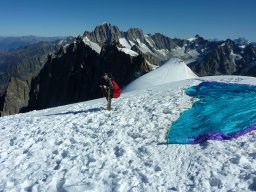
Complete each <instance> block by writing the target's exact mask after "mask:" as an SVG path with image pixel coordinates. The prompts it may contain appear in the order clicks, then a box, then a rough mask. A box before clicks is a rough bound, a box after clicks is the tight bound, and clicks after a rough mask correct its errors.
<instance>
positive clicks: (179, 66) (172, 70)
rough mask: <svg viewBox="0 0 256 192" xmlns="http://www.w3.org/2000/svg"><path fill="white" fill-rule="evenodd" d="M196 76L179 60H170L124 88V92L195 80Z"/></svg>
mask: <svg viewBox="0 0 256 192" xmlns="http://www.w3.org/2000/svg"><path fill="white" fill-rule="evenodd" d="M196 77H197V76H196V75H195V74H194V73H193V72H192V71H191V69H190V68H189V67H188V66H187V65H186V64H185V63H184V61H182V60H180V59H176V58H175V59H170V60H169V61H168V62H166V63H165V64H163V65H162V66H161V67H159V68H158V69H155V70H154V71H151V72H150V73H147V74H146V75H143V76H141V77H140V78H138V79H136V80H135V81H133V82H132V83H130V84H129V85H127V86H126V87H125V88H124V91H125V92H128V91H132V90H139V89H146V88H149V87H152V86H156V85H161V84H165V83H170V82H173V81H180V80H184V79H191V78H196Z"/></svg>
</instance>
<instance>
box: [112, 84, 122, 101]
mask: <svg viewBox="0 0 256 192" xmlns="http://www.w3.org/2000/svg"><path fill="white" fill-rule="evenodd" d="M112 83H113V86H114V94H113V98H118V97H120V95H121V93H122V89H121V88H120V87H119V85H118V84H117V83H116V82H115V81H114V80H112Z"/></svg>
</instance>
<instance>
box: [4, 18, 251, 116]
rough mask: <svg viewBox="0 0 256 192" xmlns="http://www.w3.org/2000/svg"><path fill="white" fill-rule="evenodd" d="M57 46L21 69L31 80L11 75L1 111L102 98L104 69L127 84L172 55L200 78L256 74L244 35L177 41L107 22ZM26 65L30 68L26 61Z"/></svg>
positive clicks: (52, 105)
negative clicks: (215, 39)
mask: <svg viewBox="0 0 256 192" xmlns="http://www.w3.org/2000/svg"><path fill="white" fill-rule="evenodd" d="M51 45H52V46H53V47H54V48H53V47H52V48H51V53H49V50H48V51H47V49H46V51H45V52H42V53H40V52H39V53H38V54H37V56H36V58H41V57H44V58H45V60H43V61H45V62H39V63H40V64H39V65H38V66H39V67H37V70H30V71H29V72H28V73H27V72H21V74H30V75H25V76H26V77H25V78H21V77H20V76H22V75H20V76H18V75H9V76H8V78H6V79H8V80H9V83H8V86H7V85H6V86H5V87H4V91H3V92H2V96H1V97H0V111H2V112H1V115H8V114H15V113H18V112H25V111H30V110H35V109H43V108H48V107H54V106H59V105H64V104H69V103H74V102H79V101H84V100H91V99H95V98H99V97H101V96H102V93H101V91H100V90H99V84H100V83H101V82H100V76H101V74H102V73H103V72H109V73H111V74H112V75H113V76H114V78H115V79H116V81H117V82H118V83H119V84H120V86H121V87H124V86H126V85H128V84H129V83H131V82H132V81H133V80H135V79H137V78H138V77H140V76H142V75H144V74H146V73H148V72H150V71H152V70H154V69H156V68H158V67H161V66H162V65H163V64H164V63H165V62H167V61H168V60H169V59H171V58H178V59H180V60H182V61H183V62H184V63H186V64H187V66H189V67H190V68H191V70H192V71H193V72H194V73H195V74H196V75H198V76H211V75H234V74H235V75H245V76H256V61H255V59H256V48H255V46H254V44H252V43H249V42H248V41H246V40H244V39H241V38H240V39H237V40H234V41H233V40H231V39H227V40H225V41H212V40H206V39H204V38H203V37H201V36H199V35H196V36H195V37H193V38H190V39H177V38H170V37H167V36H165V35H162V34H160V33H156V34H144V32H143V30H141V29H139V28H131V29H128V31H126V32H123V31H120V30H119V28H118V27H117V26H113V25H111V24H108V23H104V24H102V25H99V26H97V27H96V28H95V29H94V30H93V31H91V32H89V31H85V32H84V34H83V35H80V36H78V37H77V38H75V39H69V41H67V40H65V41H61V43H60V41H59V42H55V43H53V44H51ZM31 46H36V44H34V45H31ZM31 46H28V47H27V48H32V47H31ZM21 49H22V48H21ZM34 49H35V48H32V50H34ZM56 50H58V51H56ZM21 52H22V51H21ZM32 53H33V52H32ZM7 58H8V57H7ZM5 60H8V59H5ZM32 60H33V57H31V58H30V57H28V58H27V60H26V61H25V62H24V63H26V64H27V65H28V64H29V65H30V66H33V67H34V66H35V65H34V64H33V62H32V63H31V62H30V61H32ZM39 60H40V59H37V61H39ZM0 61H1V57H0ZM3 63H4V62H3ZM18 63H19V62H18ZM1 66H4V64H2V65H0V68H1ZM8 66H10V65H8ZM16 66H19V65H16ZM2 68H3V67H2ZM16 68H17V67H16ZM23 69H25V70H27V67H26V65H24V68H23ZM18 71H21V70H18ZM32 71H33V72H32ZM173 73H174V74H175V72H173ZM2 76H6V71H4V70H2ZM6 87H7V88H6ZM46 98H47V99H46Z"/></svg>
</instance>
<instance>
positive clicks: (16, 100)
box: [0, 78, 30, 116]
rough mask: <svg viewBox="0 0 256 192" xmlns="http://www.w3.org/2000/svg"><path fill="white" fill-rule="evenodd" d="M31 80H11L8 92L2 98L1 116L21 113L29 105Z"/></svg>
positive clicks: (0, 103)
mask: <svg viewBox="0 0 256 192" xmlns="http://www.w3.org/2000/svg"><path fill="white" fill-rule="evenodd" d="M29 90H30V79H29V80H26V81H22V80H20V79H18V78H11V79H10V82H9V85H8V88H7V90H6V92H5V93H4V94H3V95H2V96H0V116H4V115H12V114H16V113H19V112H21V109H22V108H23V107H26V106H27V105H28V101H29Z"/></svg>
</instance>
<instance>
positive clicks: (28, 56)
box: [0, 42, 60, 94]
mask: <svg viewBox="0 0 256 192" xmlns="http://www.w3.org/2000/svg"><path fill="white" fill-rule="evenodd" d="M59 47H60V45H59V44H58V43H57V42H40V43H37V44H33V45H30V46H27V47H23V48H19V49H16V50H12V51H8V52H5V53H3V54H1V55H0V79H1V82H0V93H1V94H3V92H4V91H5V90H6V87H7V84H8V82H9V79H10V78H11V77H17V78H19V79H21V80H25V79H27V78H30V77H32V76H35V75H36V74H37V73H38V72H39V71H40V70H41V68H42V66H43V65H44V63H45V62H46V61H47V55H48V54H49V53H53V52H56V51H57V50H59Z"/></svg>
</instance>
